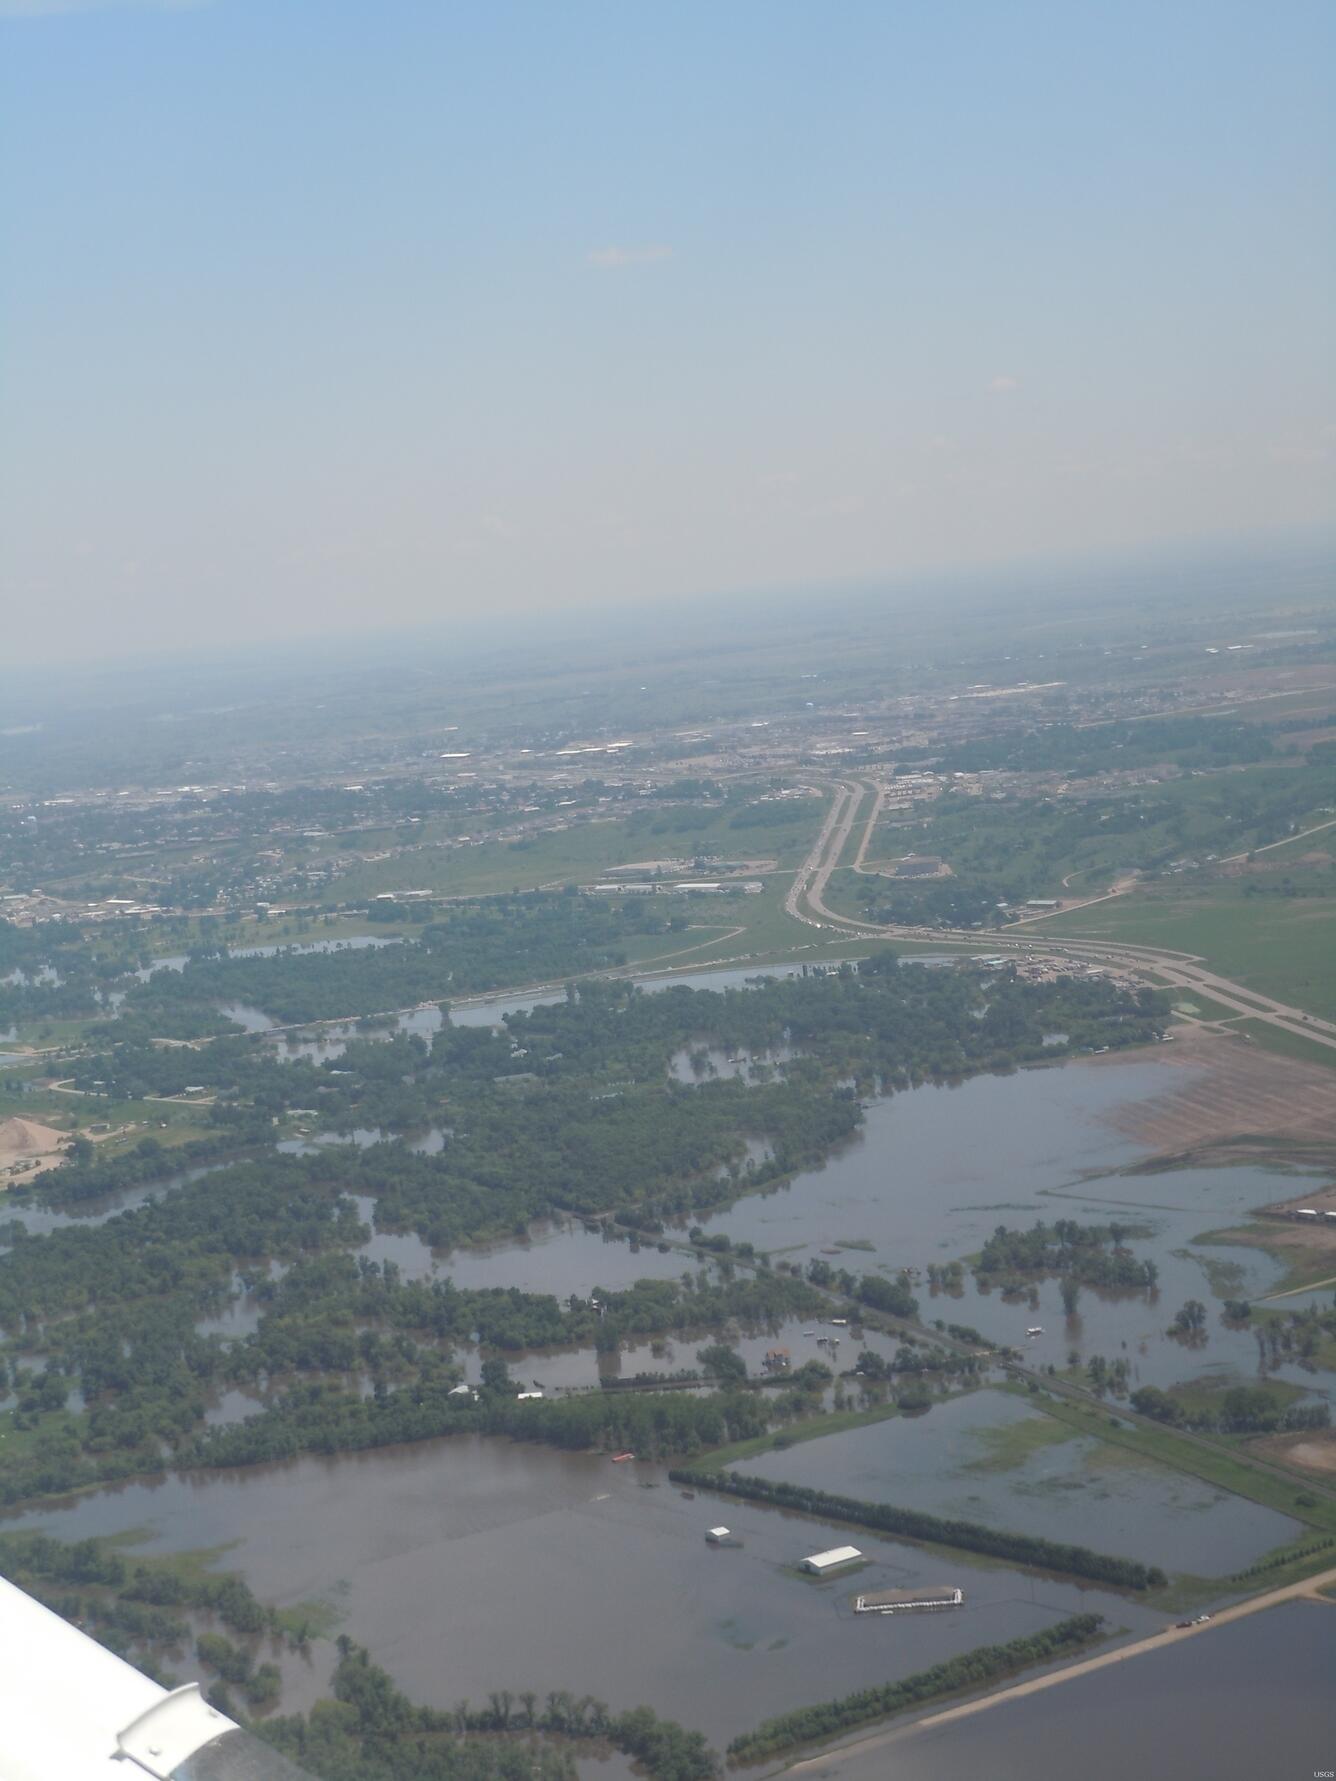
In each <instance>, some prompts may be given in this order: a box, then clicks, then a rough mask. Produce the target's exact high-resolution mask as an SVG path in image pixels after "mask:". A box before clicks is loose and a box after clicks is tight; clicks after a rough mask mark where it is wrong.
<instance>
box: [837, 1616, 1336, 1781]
mask: <svg viewBox="0 0 1336 1781" xmlns="http://www.w3.org/2000/svg"><path fill="white" fill-rule="evenodd" d="M1333 1674H1336V1608H1333V1607H1331V1606H1330V1605H1327V1604H1324V1603H1319V1602H1285V1603H1282V1604H1281V1605H1280V1606H1279V1607H1276V1608H1271V1609H1269V1610H1267V1612H1265V1613H1262V1614H1254V1615H1251V1616H1250V1617H1249V1618H1248V1619H1246V1620H1238V1621H1235V1622H1234V1623H1233V1624H1232V1625H1230V1626H1222V1627H1217V1628H1213V1629H1212V1630H1211V1633H1210V1636H1209V1637H1206V1638H1189V1639H1183V1640H1181V1641H1179V1640H1175V1641H1172V1642H1170V1641H1166V1643H1165V1645H1164V1647H1163V1649H1161V1650H1157V1651H1153V1652H1146V1653H1144V1654H1142V1655H1141V1656H1138V1657H1135V1658H1132V1659H1131V1660H1129V1662H1128V1663H1126V1664H1119V1665H1116V1666H1115V1667H1113V1668H1111V1669H1105V1670H1100V1671H1097V1672H1096V1673H1095V1674H1093V1675H1089V1676H1078V1677H1076V1678H1074V1679H1073V1680H1072V1681H1070V1682H1066V1683H1063V1684H1062V1685H1061V1686H1060V1687H1057V1688H1053V1689H1049V1690H1046V1691H1045V1692H1044V1693H1043V1694H1040V1695H1030V1696H1026V1697H1021V1698H1018V1699H1015V1700H1004V1701H999V1702H998V1703H996V1704H995V1705H993V1706H991V1707H989V1708H988V1709H987V1710H986V1711H984V1712H982V1713H978V1714H976V1715H974V1716H973V1717H971V1718H965V1719H958V1720H956V1721H954V1722H953V1723H950V1724H944V1725H942V1726H940V1727H932V1728H926V1727H925V1728H924V1729H922V1730H919V1729H917V1728H915V1727H914V1726H908V1727H906V1728H905V1729H904V1730H903V1731H896V1732H893V1733H892V1734H891V1735H890V1736H889V1737H888V1738H884V1739H881V1740H879V1741H878V1742H877V1743H876V1745H875V1746H873V1745H872V1744H871V1743H869V1745H868V1747H867V1748H866V1749H865V1750H861V1751H860V1750H858V1749H850V1750H849V1751H848V1752H846V1753H842V1754H841V1753H837V1754H835V1755H834V1756H832V1757H831V1758H830V1759H829V1760H826V1761H823V1762H822V1763H821V1766H820V1769H819V1773H820V1775H821V1776H822V1777H823V1781H826V1778H828V1781H883V1777H885V1776H887V1775H894V1776H895V1777H896V1778H897V1781H945V1778H946V1777H951V1778H954V1777H956V1776H958V1775H976V1774H986V1775H989V1776H990V1777H992V1778H993V1781H1059V1777H1064V1778H1065V1777H1067V1776H1071V1775H1080V1776H1081V1777H1082V1778H1083V1781H1125V1777H1127V1776H1128V1775H1146V1776H1162V1775H1164V1776H1168V1775H1172V1776H1175V1777H1179V1778H1181V1781H1212V1778H1214V1777H1226V1778H1228V1781H1243V1778H1244V1777H1249V1778H1251V1777H1262V1776H1275V1777H1277V1778H1278V1781H1281V1778H1283V1781H1289V1778H1290V1777H1291V1776H1293V1777H1296V1778H1297V1781H1307V1778H1308V1777H1309V1776H1311V1775H1314V1774H1319V1775H1320V1774H1322V1773H1323V1771H1329V1770H1330V1769H1331V1768H1332V1767H1333V1761H1332V1754H1333V1752H1336V1690H1333V1689H1332V1686H1331V1678H1332V1676H1333Z"/></svg>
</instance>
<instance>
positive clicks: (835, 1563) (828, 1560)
mask: <svg viewBox="0 0 1336 1781" xmlns="http://www.w3.org/2000/svg"><path fill="white" fill-rule="evenodd" d="M862 1556H863V1555H862V1553H861V1552H860V1551H859V1550H858V1548H857V1546H832V1547H831V1549H830V1551H829V1552H814V1553H812V1554H811V1556H810V1557H808V1558H805V1559H804V1560H803V1569H804V1570H805V1571H810V1572H811V1573H812V1575H813V1576H814V1577H828V1576H829V1575H830V1573H831V1572H832V1571H838V1570H840V1569H841V1568H842V1567H843V1566H844V1565H852V1564H856V1563H857V1561H858V1560H859V1559H860V1558H862Z"/></svg>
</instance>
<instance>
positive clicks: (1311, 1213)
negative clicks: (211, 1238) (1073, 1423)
mask: <svg viewBox="0 0 1336 1781" xmlns="http://www.w3.org/2000/svg"><path fill="white" fill-rule="evenodd" d="M187 1092H189V1091H187ZM1294 1216H1295V1217H1296V1218H1316V1217H1317V1207H1316V1206H1300V1207H1299V1209H1298V1211H1297V1212H1296V1213H1295V1214H1294Z"/></svg>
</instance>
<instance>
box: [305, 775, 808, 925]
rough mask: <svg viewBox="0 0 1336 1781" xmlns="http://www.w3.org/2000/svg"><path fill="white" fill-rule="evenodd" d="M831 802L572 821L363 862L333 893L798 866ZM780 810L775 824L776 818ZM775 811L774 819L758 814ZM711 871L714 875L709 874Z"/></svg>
mask: <svg viewBox="0 0 1336 1781" xmlns="http://www.w3.org/2000/svg"><path fill="white" fill-rule="evenodd" d="M825 807H826V806H825V801H824V800H818V799H816V798H810V799H809V798H804V799H801V800H794V802H793V803H792V804H787V805H782V806H776V805H759V806H755V807H746V808H743V809H741V810H739V809H736V808H732V807H730V808H724V809H701V808H686V807H684V808H683V809H682V810H669V811H659V812H657V813H656V812H651V811H646V812H643V813H638V814H636V815H634V816H631V817H626V818H622V817H616V818H609V819H606V820H603V819H598V820H595V821H581V822H575V823H572V825H571V827H570V828H568V829H560V830H556V831H552V830H546V831H544V832H542V833H539V834H535V835H532V836H526V837H524V838H523V839H521V840H518V841H496V840H489V841H483V842H481V843H480V844H479V845H476V846H474V845H469V846H463V847H460V846H455V847H450V848H442V847H426V848H424V849H423V850H422V851H421V852H418V853H410V854H405V855H402V856H400V857H398V858H394V859H386V860H373V861H370V862H367V863H365V864H361V865H357V866H354V867H353V868H352V869H351V870H350V871H348V872H346V873H344V874H342V875H341V876H340V877H338V878H337V879H335V880H334V881H333V882H332V883H331V884H330V885H328V886H327V887H326V890H325V901H326V902H330V903H335V902H338V903H342V902H358V901H361V900H362V899H363V898H368V897H373V896H376V895H378V894H379V893H380V892H382V891H401V890H432V891H436V892H437V893H438V894H440V895H442V896H491V895H496V894H497V893H499V892H504V891H512V890H534V889H537V888H538V887H539V886H541V885H562V884H572V883H575V884H578V883H587V882H588V881H589V880H590V879H596V878H597V877H598V875H599V874H600V873H601V872H604V871H606V870H607V869H608V867H609V866H620V865H629V864H631V863H632V862H634V861H637V860H660V859H686V860H691V859H694V858H696V857H698V856H702V857H704V856H708V857H714V858H719V859H730V860H745V859H765V860H777V861H778V862H779V864H780V866H781V867H788V868H789V869H790V870H791V869H792V868H793V867H794V866H796V865H797V864H798V862H799V861H800V860H801V859H802V857H803V855H804V853H805V852H806V851H807V849H808V848H809V847H810V846H811V843H812V840H813V839H814V837H815V835H816V833H817V831H818V829H819V828H820V826H821V819H822V816H823V814H824V811H825ZM771 811H776V812H778V814H777V815H776V816H775V817H774V818H773V819H772V818H770V817H769V815H768V813H769V812H771ZM757 812H765V813H767V814H766V817H765V818H764V819H758V818H757V815H756V813H757ZM706 875H708V874H706Z"/></svg>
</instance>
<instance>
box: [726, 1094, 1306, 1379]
mask: <svg viewBox="0 0 1336 1781" xmlns="http://www.w3.org/2000/svg"><path fill="white" fill-rule="evenodd" d="M1180 1068H1181V1066H1180ZM1161 1071H1162V1066H1161V1065H1160V1064H1159V1063H1158V1061H1156V1062H1151V1061H1145V1062H1141V1061H1138V1062H1128V1063H1120V1064H1118V1065H1116V1066H1113V1067H1109V1068H1090V1067H1087V1066H1083V1065H1080V1064H1076V1065H1069V1066H1067V1067H1065V1068H1059V1069H1044V1070H1026V1071H1021V1072H1019V1073H1017V1074H1016V1075H1012V1076H981V1077H975V1078H974V1079H973V1080H971V1081H969V1082H965V1083H963V1084H961V1085H960V1086H958V1087H952V1088H936V1087H925V1088H919V1089H915V1090H913V1091H912V1092H910V1093H907V1094H900V1095H895V1096H893V1097H891V1098H890V1099H888V1100H882V1101H875V1102H873V1103H872V1104H871V1105H870V1106H869V1107H868V1108H867V1113H866V1119H865V1122H864V1128H863V1131H862V1133H861V1134H860V1135H859V1137H857V1138H856V1139H855V1140H854V1141H853V1143H852V1144H850V1145H849V1146H848V1147H847V1148H846V1149H845V1150H844V1151H843V1152H842V1153H840V1154H839V1155H837V1156H835V1157H833V1158H832V1159H831V1160H830V1161H829V1162H828V1163H827V1164H826V1165H825V1167H824V1168H822V1169H817V1170H811V1171H808V1172H806V1173H804V1174H801V1175H798V1176H796V1177H795V1178H794V1179H793V1181H791V1182H789V1183H787V1184H785V1185H784V1186H782V1187H779V1188H777V1189H775V1190H773V1191H772V1192H769V1193H765V1194H753V1195H749V1196H748V1197H747V1198H746V1199H743V1200H739V1201H738V1202H736V1203H735V1204H734V1205H732V1206H730V1207H728V1208H727V1209H725V1210H723V1211H721V1212H718V1213H715V1214H712V1215H708V1216H706V1217H704V1218H703V1219H702V1220H701V1222H702V1224H704V1225H705V1227H706V1228H707V1229H708V1230H709V1232H710V1233H711V1234H714V1233H716V1232H723V1233H725V1234H726V1235H728V1236H729V1237H730V1238H732V1239H733V1241H734V1242H737V1241H741V1240H746V1241H749V1242H751V1243H754V1244H755V1245H756V1247H757V1248H758V1249H764V1250H767V1251H769V1253H770V1254H771V1256H772V1257H773V1258H774V1259H776V1260H780V1259H783V1260H786V1261H788V1262H791V1263H797V1264H799V1265H802V1266H806V1264H807V1263H808V1262H810V1261H811V1260H813V1259H814V1258H815V1257H817V1256H819V1255H822V1254H826V1255H827V1257H828V1259H830V1260H831V1261H832V1265H834V1266H843V1267H847V1268H849V1269H851V1270H852V1271H853V1272H855V1273H865V1272H875V1271H880V1272H883V1273H891V1274H893V1273H895V1272H896V1271H897V1270H898V1269H900V1268H903V1267H913V1268H915V1269H917V1270H919V1271H920V1275H925V1274H926V1269H927V1267H928V1265H929V1263H931V1262H943V1261H951V1260H966V1259H967V1258H968V1257H970V1256H971V1255H974V1254H977V1253H978V1251H979V1250H980V1249H981V1248H982V1246H983V1243H984V1241H985V1240H986V1239H987V1238H988V1237H989V1236H990V1235H991V1234H992V1232H993V1231H994V1230H995V1229H996V1227H997V1226H998V1225H1007V1226H1009V1227H1010V1228H1011V1229H1013V1230H1015V1229H1025V1228H1028V1227H1029V1226H1031V1225H1033V1224H1034V1223H1036V1222H1037V1221H1038V1220H1040V1219H1043V1220H1046V1221H1047V1222H1049V1223H1052V1222H1053V1221H1054V1220H1056V1219H1059V1218H1075V1219H1077V1220H1078V1221H1079V1222H1081V1223H1082V1224H1109V1223H1111V1222H1120V1223H1122V1224H1124V1225H1136V1226H1140V1227H1145V1228H1147V1229H1148V1230H1149V1233H1150V1234H1149V1235H1148V1236H1145V1237H1140V1236H1137V1237H1133V1238H1131V1239H1130V1240H1129V1241H1130V1246H1131V1248H1132V1251H1133V1253H1134V1255H1136V1256H1137V1257H1139V1258H1142V1257H1144V1258H1148V1259H1153V1260H1154V1261H1155V1263H1156V1265H1157V1267H1158V1269H1159V1280H1158V1283H1157V1285H1156V1287H1155V1288H1153V1289H1151V1290H1146V1289H1138V1290H1135V1291H1123V1290H1114V1289H1108V1288H1097V1287H1083V1288H1082V1291H1081V1294H1080V1298H1079V1300H1078V1304H1077V1308H1076V1312H1075V1314H1074V1315H1073V1316H1072V1317H1068V1316H1067V1314H1066V1312H1065V1310H1064V1308H1063V1304H1062V1300H1061V1296H1060V1292H1059V1282H1058V1281H1057V1279H1056V1278H1049V1279H1045V1280H1040V1281H1037V1282H1035V1284H1034V1287H1033V1289H1032V1291H1030V1292H1029V1293H1027V1294H1025V1295H1022V1296H1021V1297H1019V1298H1014V1299H1009V1298H1006V1297H1004V1296H1003V1294H1002V1293H1001V1292H1000V1291H998V1290H996V1289H993V1290H981V1289H980V1287H979V1286H978V1285H977V1284H976V1282H975V1279H974V1276H973V1274H972V1273H971V1272H970V1271H969V1269H968V1266H967V1270H966V1277H965V1281H964V1284H963V1286H962V1287H961V1288H959V1289H958V1290H951V1291H948V1290H936V1291H934V1290H933V1289H931V1288H930V1287H929V1286H928V1285H927V1283H926V1278H915V1280H914V1283H913V1284H914V1291H915V1293H916V1295H917V1296H918V1298H919V1302H920V1314H921V1316H922V1317H923V1318H924V1319H925V1320H927V1321H929V1322H931V1321H932V1319H934V1318H941V1319H942V1320H943V1321H945V1322H949V1323H958V1324H964V1325H968V1326H970V1327H972V1328H974V1329H977V1330H979V1331H980V1333H981V1334H982V1335H984V1336H985V1337H986V1338H987V1339H988V1340H989V1341H991V1342H996V1343H998V1344H1002V1345H1006V1346H1015V1347H1020V1348H1024V1350H1025V1352H1026V1359H1027V1362H1028V1364H1031V1365H1038V1366H1047V1365H1050V1364H1051V1365H1053V1366H1056V1367H1059V1368H1061V1367H1064V1366H1066V1365H1067V1364H1068V1362H1069V1359H1070V1357H1071V1356H1072V1355H1075V1356H1076V1357H1077V1359H1078V1360H1079V1361H1080V1362H1082V1363H1084V1362H1085V1361H1086V1360H1088V1359H1089V1358H1090V1357H1091V1356H1092V1355H1096V1354H1102V1355H1103V1356H1104V1357H1105V1358H1106V1359H1108V1360H1112V1359H1116V1358H1120V1357H1121V1358H1124V1359H1126V1360H1127V1361H1128V1363H1129V1368H1130V1377H1131V1382H1132V1386H1133V1388H1135V1387H1136V1386H1138V1385H1144V1384H1151V1385H1158V1386H1161V1387H1163V1386H1167V1385H1170V1384H1173V1383H1175V1382H1177V1381H1180V1380H1188V1379H1197V1378H1212V1377H1220V1376H1225V1375H1229V1376H1233V1375H1235V1374H1237V1375H1239V1376H1241V1377H1252V1376H1254V1375H1255V1374H1256V1371H1257V1364H1258V1349H1257V1341H1256V1337H1255V1335H1254V1334H1253V1332H1252V1331H1251V1330H1250V1329H1249V1328H1247V1327H1246V1326H1243V1327H1232V1326H1230V1325H1227V1324H1226V1323H1225V1322H1224V1321H1223V1320H1222V1318H1221V1315H1220V1313H1221V1307H1222V1304H1223V1301H1224V1300H1225V1299H1227V1298H1247V1299H1256V1298H1259V1297H1261V1296H1262V1295H1263V1294H1265V1293H1267V1292H1269V1291H1272V1290H1274V1288H1275V1287H1276V1286H1277V1284H1278V1283H1279V1282H1280V1280H1281V1279H1282V1278H1283V1275H1284V1266H1283V1264H1282V1263H1280V1262H1279V1261H1277V1260H1276V1259H1275V1258H1274V1257H1272V1256H1270V1255H1268V1254H1266V1253H1264V1252H1263V1251H1261V1250H1257V1249H1249V1248H1245V1247H1239V1246H1236V1245H1233V1244H1231V1245H1229V1246H1228V1247H1225V1246H1214V1247H1213V1246H1210V1245H1203V1244H1196V1243H1194V1239H1195V1238H1197V1237H1199V1236H1201V1235H1203V1234H1204V1233H1206V1232H1208V1231H1210V1230H1212V1229H1219V1228H1221V1227H1224V1226H1227V1225H1231V1224H1237V1223H1238V1222H1239V1221H1240V1220H1241V1219H1242V1218H1243V1217H1244V1216H1245V1215H1246V1214H1247V1212H1248V1211H1249V1210H1250V1209H1251V1208H1253V1207H1255V1206H1259V1205H1263V1204H1266V1203H1267V1202H1269V1201H1270V1200H1273V1199H1275V1198H1277V1197H1278V1196H1279V1195H1281V1194H1283V1193H1293V1192H1294V1190H1295V1179H1296V1178H1295V1176H1293V1175H1291V1174H1287V1173H1282V1172H1280V1171H1278V1170H1275V1169H1265V1168H1260V1167H1257V1166H1253V1165H1240V1166H1237V1167H1232V1168H1221V1167H1217V1168H1206V1169H1175V1170H1170V1171H1167V1172H1165V1173H1160V1174H1127V1173H1118V1172H1115V1171H1122V1170H1127V1169H1130V1168H1132V1167H1134V1166H1135V1165H1137V1164H1138V1163H1140V1162H1142V1160H1143V1159H1144V1156H1145V1152H1144V1150H1143V1149H1142V1147H1141V1146H1139V1145H1138V1144H1136V1143H1135V1142H1134V1141H1133V1140H1132V1139H1130V1138H1129V1137H1128V1136H1126V1134H1125V1133H1124V1132H1123V1131H1122V1130H1121V1129H1120V1125H1121V1124H1122V1123H1123V1121H1124V1117H1125V1113H1126V1109H1127V1107H1128V1106H1129V1104H1135V1103H1136V1102H1137V1101H1138V1100H1140V1099H1145V1098H1149V1097H1153V1096H1155V1095H1157V1094H1159V1093H1160V1092H1162V1089H1163V1076H1162V1074H1161ZM842 1245H854V1246H855V1247H853V1248H849V1249H847V1250H845V1251H844V1252H843V1253H841V1254H840V1255H839V1256H838V1257H833V1256H830V1254H829V1252H830V1251H831V1250H833V1249H840V1247H841V1246H842ZM1190 1298H1198V1299H1201V1300H1203V1302H1205V1303H1206V1304H1207V1306H1208V1307H1209V1308H1210V1317H1209V1319H1208V1325H1207V1329H1206V1332H1205V1334H1204V1337H1203V1338H1202V1339H1200V1340H1196V1341H1194V1342H1193V1343H1192V1344H1191V1345H1187V1344H1183V1343H1180V1342H1178V1341H1176V1340H1173V1339H1170V1338H1168V1337H1167V1336H1166V1333H1165V1332H1166V1330H1167V1328H1168V1326H1169V1324H1170V1323H1171V1321H1172V1319H1173V1315H1174V1312H1175V1311H1176V1310H1177V1309H1178V1307H1179V1306H1180V1305H1182V1304H1183V1303H1184V1302H1185V1301H1186V1300H1188V1299H1190ZM1036 1328H1037V1329H1039V1331H1040V1333H1039V1334H1038V1335H1036V1336H1029V1335H1027V1331H1028V1330H1031V1329H1036ZM1278 1371H1279V1375H1280V1377H1282V1378H1285V1379H1288V1380H1292V1381H1293V1382H1294V1383H1297V1384H1303V1385H1305V1386H1307V1387H1310V1388H1312V1389H1314V1390H1316V1391H1319V1392H1320V1393H1322V1394H1323V1395H1326V1394H1327V1393H1328V1392H1329V1391H1330V1388H1331V1386H1332V1383H1333V1381H1332V1378H1331V1375H1330V1374H1326V1373H1321V1374H1314V1373H1311V1372H1307V1371H1305V1370H1304V1369H1303V1368H1301V1367H1300V1366H1299V1365H1298V1364H1297V1363H1287V1364H1285V1365H1282V1366H1281V1367H1280V1368H1279V1369H1278Z"/></svg>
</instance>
